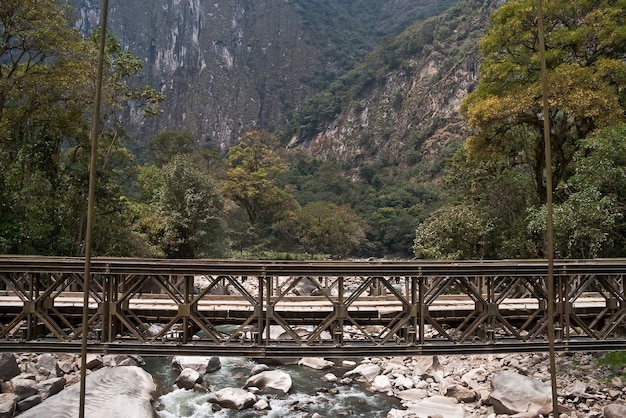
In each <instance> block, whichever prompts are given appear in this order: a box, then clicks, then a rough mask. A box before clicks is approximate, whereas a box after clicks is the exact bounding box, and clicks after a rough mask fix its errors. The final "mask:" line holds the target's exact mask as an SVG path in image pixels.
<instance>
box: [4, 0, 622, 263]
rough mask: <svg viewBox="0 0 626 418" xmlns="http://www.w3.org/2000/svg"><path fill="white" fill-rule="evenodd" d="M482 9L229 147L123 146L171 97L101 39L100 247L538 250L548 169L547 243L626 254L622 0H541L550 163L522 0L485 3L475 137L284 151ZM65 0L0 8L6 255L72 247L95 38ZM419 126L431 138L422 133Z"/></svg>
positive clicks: (571, 252)
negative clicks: (135, 117) (135, 126)
mask: <svg viewBox="0 0 626 418" xmlns="http://www.w3.org/2000/svg"><path fill="white" fill-rule="evenodd" d="M480 3H482V2H480V1H478V0H465V1H461V2H459V3H458V4H457V5H455V6H453V7H452V8H451V9H450V10H449V11H448V12H446V13H447V14H446V15H444V17H438V18H432V19H427V20H425V21H419V22H417V23H415V24H414V25H412V26H411V27H410V28H409V29H407V30H406V31H404V32H403V33H402V34H400V35H398V36H397V37H394V38H391V39H388V40H386V41H385V42H383V43H382V44H380V45H379V46H378V47H376V48H375V49H374V50H373V51H372V52H371V53H370V54H368V55H367V56H366V57H365V59H364V60H363V62H362V63H360V64H357V65H356V66H355V67H354V69H353V70H351V71H349V72H348V73H346V74H345V75H342V76H340V77H339V78H337V80H336V81H334V82H332V83H330V84H329V85H328V86H327V87H325V89H324V90H322V91H321V92H320V93H318V94H317V95H315V96H313V97H311V99H310V100H309V101H308V102H307V103H306V105H305V106H302V107H301V108H300V109H298V110H297V111H295V112H294V113H293V115H292V116H291V119H290V121H289V122H288V123H287V124H285V125H284V126H281V127H278V128H276V129H269V127H268V128H266V129H261V128H260V129H255V130H251V131H248V132H245V133H244V134H243V135H241V137H240V138H239V141H238V142H237V144H236V145H234V146H232V147H230V148H229V149H228V150H221V149H218V148H213V147H211V146H207V145H200V144H201V142H200V141H198V138H196V137H194V134H192V133H191V132H190V131H187V130H176V131H162V132H160V133H158V134H157V135H155V136H154V137H152V138H149V139H148V141H147V144H146V146H145V152H143V153H142V154H141V155H138V154H137V153H136V152H133V151H131V149H136V146H135V144H136V142H135V141H136V138H133V137H132V135H131V134H130V133H129V132H127V131H125V129H124V128H125V120H124V118H125V117H127V116H128V113H129V112H128V111H125V110H127V109H128V106H129V103H132V109H133V112H141V113H142V115H144V116H145V117H158V115H159V111H160V104H161V103H162V102H163V100H165V97H164V96H163V95H162V94H161V93H160V92H158V91H156V90H154V89H152V88H150V87H147V86H136V85H135V84H134V83H133V80H134V77H135V76H136V75H137V74H139V73H140V71H141V67H142V61H141V60H140V59H138V58H137V57H136V56H134V55H133V54H132V52H129V51H127V50H125V49H124V48H122V47H121V45H120V42H119V41H118V40H117V39H116V38H115V37H114V36H113V35H110V36H109V37H108V38H107V48H106V65H105V67H106V69H105V82H104V88H103V93H104V94H103V98H104V102H105V106H104V108H105V109H104V114H103V121H104V122H103V123H102V126H101V127H100V132H99V141H98V143H99V147H98V164H97V167H96V169H97V186H96V201H95V207H96V209H95V225H94V247H93V248H94V254H96V255H116V256H137V257H168V258H197V257H281V258H282V257H333V258H346V257H402V258H410V257H423V258H448V259H454V258H457V259H463V258H479V259H482V258H519V257H540V256H542V255H543V251H544V248H543V247H544V236H545V229H546V208H545V203H546V198H545V196H546V192H547V191H546V190H545V189H546V186H545V176H546V173H548V175H551V176H552V180H553V184H554V190H553V192H554V196H555V213H554V221H555V245H556V247H555V249H556V255H557V256H558V257H571V258H575V257H617V256H624V255H626V235H625V233H626V223H625V220H624V218H623V214H624V204H625V203H626V141H625V139H626V120H625V118H626V117H625V113H624V111H625V109H626V88H625V87H626V31H625V30H624V28H625V27H626V22H625V20H626V16H625V15H624V13H623V10H626V0H600V1H597V2H593V4H592V2H587V1H582V0H573V1H572V0H569V1H563V0H555V1H551V2H549V4H547V5H546V7H545V10H544V11H545V20H546V34H545V37H546V45H547V49H548V53H547V66H548V75H549V79H548V81H549V86H550V89H549V103H550V112H549V114H550V134H551V148H552V156H553V160H552V166H551V167H546V165H545V158H544V154H543V149H544V142H543V141H544V139H543V138H544V132H543V129H544V121H543V116H542V111H541V83H540V71H539V59H538V32H537V9H536V1H534V0H513V1H509V2H506V3H504V4H503V5H502V6H500V7H499V8H498V9H497V10H496V11H495V12H494V13H493V14H492V15H491V18H490V21H489V22H488V23H489V24H488V29H487V30H486V31H485V32H484V34H483V37H482V39H481V41H480V48H481V49H480V56H481V65H480V79H479V82H478V85H477V86H476V88H475V89H473V91H472V92H471V94H469V95H468V96H467V97H466V98H465V99H464V101H463V104H462V107H461V114H462V115H463V117H464V119H465V121H466V124H467V126H468V128H469V129H468V132H470V133H469V135H468V136H467V137H466V138H463V141H459V142H458V143H451V144H447V145H446V147H447V148H445V149H443V150H441V152H439V153H438V154H437V156H436V158H434V159H430V160H423V159H416V158H396V159H394V158H389V157H381V158H377V159H370V160H368V161H364V162H362V163H361V164H358V165H357V166H355V165H354V164H346V162H345V161H341V160H333V159H332V158H328V157H324V158H322V157H320V156H317V155H315V154H314V153H311V152H307V150H306V147H287V146H286V145H287V142H288V141H290V140H291V139H292V138H294V137H297V138H299V140H300V141H302V142H306V140H307V139H310V138H312V137H313V136H315V135H316V134H317V133H319V132H320V130H322V129H323V127H324V126H327V125H328V124H329V123H330V122H331V121H332V120H333V119H334V118H335V117H336V116H337V115H339V113H340V112H342V110H344V109H345V108H346V107H349V106H354V105H355V102H358V100H359V97H361V96H362V95H364V94H365V93H366V92H368V91H371V90H372V88H373V86H376V85H380V84H384V83H386V82H387V76H388V74H389V72H390V71H392V70H394V69H397V68H402V67H403V66H406V65H407V64H406V63H407V62H408V61H410V60H411V59H413V58H414V56H415V55H416V54H418V53H425V52H426V53H427V52H428V50H429V48H431V45H433V44H435V43H437V42H442V39H443V37H448V38H449V37H450V36H454V33H455V32H456V31H455V30H453V29H451V28H452V27H453V23H454V22H457V21H461V20H463V19H464V17H466V16H467V15H468V14H469V13H471V12H470V10H472V9H475V8H476V6H477V5H479V4H480ZM62 4H64V3H59V2H58V1H55V0H19V1H17V0H7V1H3V2H2V4H1V5H0V31H1V35H2V41H1V42H2V43H1V44H0V167H1V170H2V171H1V172H0V253H15V254H40V255H75V256H78V255H81V254H82V252H83V246H84V239H85V238H84V237H85V223H86V222H85V221H86V220H85V214H86V207H87V185H88V184H87V183H88V159H89V147H90V145H89V126H90V121H91V118H92V114H91V113H92V104H93V90H94V79H95V68H96V62H97V53H96V49H97V37H96V36H90V37H85V36H83V35H82V34H81V33H79V32H78V30H76V29H75V27H74V25H73V21H72V16H73V14H72V11H71V10H69V9H68V8H67V7H65V6H62ZM443 22H447V25H448V26H444V23H443ZM463 45H465V44H463ZM363 47H365V46H363ZM458 53H459V54H462V53H468V51H465V49H463V48H459V50H458ZM449 61H450V63H453V62H454V59H450V60H449ZM451 65H452V64H451ZM399 99H401V98H399ZM420 135H421V137H420V138H418V140H419V141H421V142H423V141H424V140H425V139H426V138H427V137H428V135H429V133H428V132H422V133H421V134H420ZM405 154H407V153H405ZM404 157H406V155H405V156H404Z"/></svg>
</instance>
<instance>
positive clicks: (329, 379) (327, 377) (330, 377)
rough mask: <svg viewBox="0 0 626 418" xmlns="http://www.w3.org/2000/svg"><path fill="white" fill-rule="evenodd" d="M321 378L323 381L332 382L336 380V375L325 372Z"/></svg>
mask: <svg viewBox="0 0 626 418" xmlns="http://www.w3.org/2000/svg"><path fill="white" fill-rule="evenodd" d="M322 380H323V381H324V382H329V383H334V382H336V381H337V376H335V375H334V374H333V373H326V374H325V375H324V376H322Z"/></svg>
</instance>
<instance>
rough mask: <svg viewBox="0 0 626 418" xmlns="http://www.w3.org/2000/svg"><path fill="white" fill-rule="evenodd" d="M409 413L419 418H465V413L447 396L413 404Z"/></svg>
mask: <svg viewBox="0 0 626 418" xmlns="http://www.w3.org/2000/svg"><path fill="white" fill-rule="evenodd" d="M408 411H409V412H412V413H414V414H415V415H416V416H417V418H428V417H433V416H442V417H445V418H464V417H465V411H464V410H463V407H462V406H461V405H458V404H457V403H455V401H454V399H452V398H446V397H445V396H432V397H430V398H426V399H422V400H420V401H417V402H415V403H413V404H411V405H410V406H409V407H408Z"/></svg>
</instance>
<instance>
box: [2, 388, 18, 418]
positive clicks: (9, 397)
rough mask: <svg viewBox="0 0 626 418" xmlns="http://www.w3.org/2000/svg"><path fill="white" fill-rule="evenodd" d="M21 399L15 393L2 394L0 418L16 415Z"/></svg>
mask: <svg viewBox="0 0 626 418" xmlns="http://www.w3.org/2000/svg"><path fill="white" fill-rule="evenodd" d="M19 400H20V397H19V396H18V395H16V394H15V393H0V418H10V417H12V416H13V415H14V413H15V410H16V408H17V403H18V402H19Z"/></svg>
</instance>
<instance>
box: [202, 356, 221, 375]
mask: <svg viewBox="0 0 626 418" xmlns="http://www.w3.org/2000/svg"><path fill="white" fill-rule="evenodd" d="M221 368H222V362H221V361H220V358H219V357H216V356H213V357H211V358H210V359H209V361H208V362H207V364H206V371H205V373H213V372H216V371H218V370H219V369H221Z"/></svg>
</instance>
